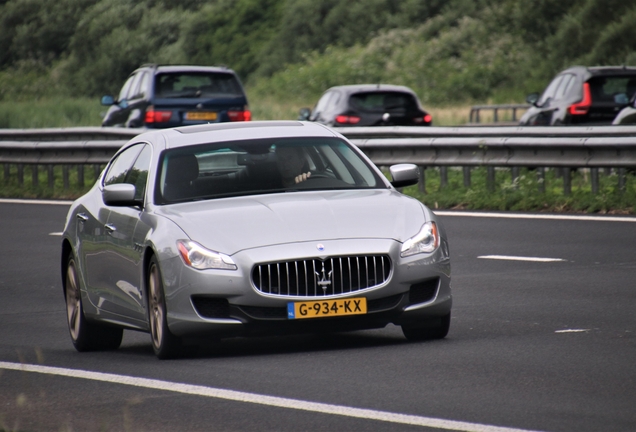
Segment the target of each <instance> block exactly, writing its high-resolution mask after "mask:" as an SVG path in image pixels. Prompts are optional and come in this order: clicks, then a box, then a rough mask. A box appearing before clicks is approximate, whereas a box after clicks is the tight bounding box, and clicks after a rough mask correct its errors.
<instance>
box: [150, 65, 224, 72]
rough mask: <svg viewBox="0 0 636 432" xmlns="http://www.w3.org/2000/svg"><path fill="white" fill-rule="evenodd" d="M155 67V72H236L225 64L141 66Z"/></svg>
mask: <svg viewBox="0 0 636 432" xmlns="http://www.w3.org/2000/svg"><path fill="white" fill-rule="evenodd" d="M146 68H149V69H154V70H155V72H157V73H161V72H223V73H230V74H234V73H235V72H234V71H233V70H232V69H229V68H227V67H225V66H199V65H157V64H147V65H143V66H141V67H140V68H139V69H146Z"/></svg>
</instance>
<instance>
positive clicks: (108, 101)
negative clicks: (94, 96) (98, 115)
mask: <svg viewBox="0 0 636 432" xmlns="http://www.w3.org/2000/svg"><path fill="white" fill-rule="evenodd" d="M101 102H102V105H106V106H110V105H114V104H115V98H114V97H112V96H111V95H106V96H102V101H101Z"/></svg>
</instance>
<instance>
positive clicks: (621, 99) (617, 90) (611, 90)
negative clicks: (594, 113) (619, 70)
mask: <svg viewBox="0 0 636 432" xmlns="http://www.w3.org/2000/svg"><path fill="white" fill-rule="evenodd" d="M588 83H589V84H590V91H591V93H592V101H593V102H613V103H618V104H626V103H628V102H629V99H630V98H631V97H632V95H633V94H634V92H636V75H634V76H617V77H611V76H610V77H594V78H591V79H590V80H589V81H588Z"/></svg>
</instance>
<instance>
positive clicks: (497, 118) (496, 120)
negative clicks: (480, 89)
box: [493, 108, 499, 123]
mask: <svg viewBox="0 0 636 432" xmlns="http://www.w3.org/2000/svg"><path fill="white" fill-rule="evenodd" d="M498 112H499V109H498V108H495V109H494V113H493V119H494V122H495V123H497V122H498V121H499V115H498Z"/></svg>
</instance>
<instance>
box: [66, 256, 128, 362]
mask: <svg viewBox="0 0 636 432" xmlns="http://www.w3.org/2000/svg"><path fill="white" fill-rule="evenodd" d="M64 291H65V297H66V318H67V322H68V330H69V333H70V335H71V340H72V341H73V345H74V346H75V349H76V350H77V351H80V352H82V351H102V350H115V349H117V348H119V345H121V339H122V336H123V333H124V331H123V329H121V328H117V327H107V326H101V325H97V324H94V323H90V322H88V321H87V320H86V317H85V316H84V308H83V307H82V296H81V293H80V285H79V277H78V274H77V264H76V262H75V257H74V256H73V253H70V254H69V256H68V259H67V260H66V279H65V283H64Z"/></svg>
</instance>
